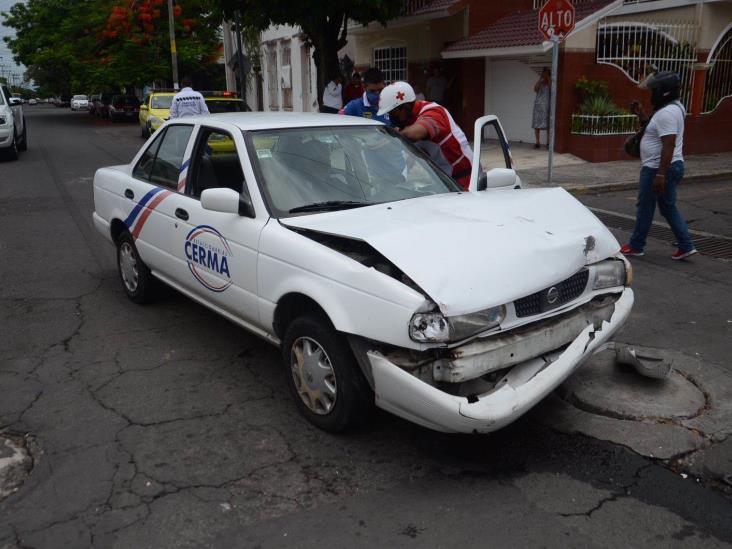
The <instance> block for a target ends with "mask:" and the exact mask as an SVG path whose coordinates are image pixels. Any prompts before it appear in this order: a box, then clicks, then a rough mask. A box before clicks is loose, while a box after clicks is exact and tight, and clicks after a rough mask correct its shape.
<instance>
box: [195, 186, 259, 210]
mask: <svg viewBox="0 0 732 549" xmlns="http://www.w3.org/2000/svg"><path fill="white" fill-rule="evenodd" d="M201 207H202V208H203V209H204V210H210V211H212V212H221V213H233V214H239V215H242V216H245V217H254V207H253V206H252V201H251V199H250V198H249V197H248V196H244V195H241V194H239V193H238V192H236V191H235V190H234V189H229V188H227V187H221V188H218V189H206V190H204V191H203V192H202V193H201Z"/></svg>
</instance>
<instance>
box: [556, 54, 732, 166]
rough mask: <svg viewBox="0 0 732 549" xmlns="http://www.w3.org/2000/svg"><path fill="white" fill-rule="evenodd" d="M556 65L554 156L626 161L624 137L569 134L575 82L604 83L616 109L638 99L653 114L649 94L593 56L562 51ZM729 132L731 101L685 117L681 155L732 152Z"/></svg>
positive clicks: (592, 160)
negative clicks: (581, 79)
mask: <svg viewBox="0 0 732 549" xmlns="http://www.w3.org/2000/svg"><path fill="white" fill-rule="evenodd" d="M559 65H560V70H559V79H558V81H557V141H556V150H557V152H560V153H566V152H568V153H572V154H575V155H577V156H579V157H580V158H584V159H585V160H589V161H591V162H606V161H609V160H623V159H627V158H628V157H627V156H626V155H625V153H624V152H623V150H622V145H623V142H624V141H625V138H626V137H627V135H626V136H597V137H592V136H586V135H572V134H571V133H570V126H571V122H572V113H573V112H575V111H576V109H577V105H578V102H579V97H578V96H577V94H576V92H575V90H574V85H575V82H576V81H577V80H578V79H579V78H581V77H582V76H584V77H586V78H588V79H589V80H604V81H606V82H607V83H608V88H609V90H610V95H611V97H612V98H613V100H614V101H615V103H616V104H617V105H618V106H620V107H624V108H627V107H628V106H629V105H630V102H631V101H632V100H634V99H638V100H639V101H641V102H642V103H643V105H644V107H645V109H646V112H648V113H650V112H651V110H652V108H651V103H650V92H648V91H645V90H641V89H639V88H638V85H637V84H635V83H634V82H632V81H631V80H630V79H629V78H628V77H627V76H626V75H625V73H624V72H623V71H621V70H620V69H618V68H617V67H614V66H612V65H601V64H598V63H595V54H594V52H577V51H562V52H560V58H559ZM729 128H732V98H730V99H727V100H725V101H724V102H723V103H722V105H720V106H719V108H717V109H716V111H714V112H713V113H710V114H706V115H701V116H687V118H686V133H685V136H684V152H685V153H686V154H700V153H705V152H709V153H712V152H726V151H732V138H730V130H729Z"/></svg>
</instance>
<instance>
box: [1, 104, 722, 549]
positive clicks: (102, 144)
mask: <svg viewBox="0 0 732 549" xmlns="http://www.w3.org/2000/svg"><path fill="white" fill-rule="evenodd" d="M27 119H28V127H29V150H28V152H26V153H24V154H22V155H21V158H20V160H19V161H18V162H13V163H11V162H0V257H1V258H2V259H1V260H0V281H2V284H1V285H0V303H2V306H1V307H0V334H2V336H1V338H0V341H2V345H0V430H2V429H5V430H6V432H12V433H16V434H21V435H22V434H29V435H30V440H31V448H32V450H33V457H34V467H33V470H32V472H31V474H30V476H29V478H28V479H27V480H26V482H25V483H24V484H23V485H22V486H21V488H20V489H19V490H18V492H17V493H15V494H13V495H11V496H9V497H8V498H7V499H5V500H3V501H2V502H0V517H2V518H1V519H0V548H4V547H6V546H7V547H16V546H17V547H88V546H94V547H123V548H126V547H130V548H143V547H155V548H159V547H201V546H208V547H287V546H292V547H345V546H349V547H373V546H388V547H458V546H459V547H486V546H493V547H507V546H529V547H534V546H543V547H583V548H587V547H617V546H630V547H641V546H642V547H664V548H666V547H682V546H683V547H702V546H703V547H717V546H727V545H728V544H730V543H732V521H730V516H732V505H731V504H730V499H729V496H728V495H726V494H725V493H724V491H723V490H722V489H721V488H720V487H719V486H718V485H714V484H713V483H710V482H708V481H707V479H704V478H700V479H695V478H692V477H687V478H684V476H682V475H680V474H679V473H678V471H675V470H674V468H673V467H671V466H669V465H668V464H666V463H663V462H661V461H658V460H649V459H646V458H643V457H641V456H639V455H637V454H635V453H633V452H632V451H630V450H628V449H626V448H624V447H623V446H619V445H614V444H611V443H608V442H603V441H601V440H595V439H592V438H588V437H584V436H580V435H566V434H561V433H559V432H557V431H555V430H553V429H552V428H550V427H545V426H543V425H541V424H540V423H539V422H538V421H537V419H536V413H534V414H530V415H529V416H527V417H525V418H522V419H521V420H520V421H518V422H516V423H515V424H513V425H511V426H509V427H507V428H505V429H503V430H502V431H500V432H497V433H494V434H491V435H486V436H452V435H444V434H440V433H434V432H431V431H428V430H425V429H422V428H420V427H417V426H415V425H412V424H410V423H407V422H405V421H402V420H400V419H398V418H395V417H392V416H390V415H388V414H385V413H378V414H377V415H376V417H375V418H374V421H373V423H372V424H370V425H369V426H368V427H366V428H364V429H362V430H360V431H358V432H355V433H350V434H346V435H342V436H332V435H328V434H325V433H322V432H320V431H318V430H316V429H315V428H313V427H311V426H310V425H309V424H308V423H307V422H306V421H305V420H303V419H301V418H300V416H299V415H298V413H297V411H296V409H295V407H294V405H293V403H292V402H291V400H290V397H289V395H288V394H287V391H286V385H285V380H284V377H283V373H282V371H281V367H280V365H279V357H278V352H277V351H276V350H275V349H273V348H271V347H270V346H269V345H268V344H266V343H264V342H262V341H260V340H259V339H257V338H255V337H253V336H250V335H249V334H247V333H245V332H243V331H242V330H241V329H239V328H237V327H236V326H234V325H232V324H230V323H228V322H227V321H225V320H223V319H221V318H219V317H218V316H216V315H215V314H213V313H211V312H209V311H208V310H206V309H204V308H202V307H200V306H198V305H196V304H194V303H192V302H191V301H190V300H188V299H186V298H184V297H182V296H181V295H178V294H177V293H175V292H173V291H168V292H165V293H164V295H163V296H162V297H161V299H160V300H158V301H157V302H156V303H154V304H152V305H150V306H144V307H141V306H137V305H134V304H132V303H131V302H129V301H128V300H127V299H126V297H125V296H124V294H123V292H122V290H121V288H120V282H119V281H118V279H117V273H116V269H115V262H114V250H113V248H112V247H111V246H110V245H109V244H107V243H106V242H105V241H104V240H103V239H102V238H101V237H100V236H98V235H97V234H96V233H95V232H94V229H93V227H92V223H91V213H92V210H93V200H92V190H91V183H92V177H93V174H94V171H95V169H97V168H98V167H100V166H105V165H110V164H117V163H123V162H127V161H129V160H130V159H131V158H132V156H133V154H134V153H135V152H136V151H137V149H138V148H139V146H140V145H141V144H142V140H141V139H140V138H139V136H138V135H139V133H138V129H137V128H136V127H135V126H133V125H112V124H110V123H108V122H101V121H98V120H95V119H92V118H91V117H89V116H88V115H87V114H85V113H70V112H68V111H67V110H66V109H64V110H59V109H55V108H53V107H47V106H39V107H35V108H27ZM710 192H714V193H715V194H714V195H713V196H714V198H711V199H710V198H709V197H708V194H707V193H710ZM628 196H629V195H627V194H620V195H618V196H613V195H603V196H600V197H586V198H585V200H586V201H587V202H588V203H595V202H594V201H597V205H599V204H602V205H601V206H600V207H603V208H605V209H612V208H616V209H617V210H618V211H628V208H631V207H632V203H631V201H630V200H629V199H628ZM691 196H694V197H696V198H694V200H697V204H698V205H699V208H701V209H704V210H705V211H706V210H709V209H714V211H715V212H721V213H714V214H709V221H708V222H707V221H704V223H705V225H704V226H705V227H708V228H707V230H710V231H714V232H717V231H726V234H730V231H729V222H728V221H729V215H730V213H731V212H732V196H731V195H730V193H729V192H728V191H727V190H726V187H725V186H724V185H722V184H719V185H713V184H709V185H704V184H700V185H698V186H696V187H694V188H693V189H691V188H689V189H683V190H682V203H683V204H684V205H685V204H686V201H688V200H690V197H691ZM695 207H696V206H695ZM712 207H713V208H712ZM712 216H719V218H720V219H726V220H727V221H726V222H724V221H722V222H721V224H719V223H718V220H716V218H713V217H712ZM725 216H726V217H725ZM712 219H715V220H714V221H712ZM618 238H619V239H623V240H624V239H625V238H627V235H626V234H622V233H618ZM669 250H670V248H669V246H668V244H666V243H661V242H658V241H652V242H651V243H650V244H649V248H648V250H647V252H648V253H647V255H646V256H645V257H644V258H642V259H639V260H637V261H634V264H635V266H636V282H635V288H636V292H637V304H636V307H635V309H634V312H633V314H632V317H631V320H630V321H629V323H628V324H627V326H626V328H625V329H624V330H623V332H621V333H620V334H619V338H620V339H622V340H625V341H629V342H636V343H640V342H642V343H643V344H646V345H654V346H659V347H669V348H674V349H677V350H679V351H683V352H685V353H687V354H690V355H696V354H697V353H698V354H699V356H703V357H704V358H705V359H706V360H709V361H712V362H714V363H716V364H719V365H721V366H724V367H727V368H730V363H729V359H728V354H729V341H730V339H731V338H730V336H731V335H732V334H731V333H730V331H731V330H732V324H730V320H731V319H732V313H731V312H730V303H732V299H731V297H732V287H731V285H732V282H731V281H732V278H731V277H730V268H731V266H730V264H729V263H725V262H722V261H720V260H716V259H712V258H709V257H703V256H697V257H695V258H694V259H693V260H691V261H687V262H683V263H676V262H672V261H671V260H670V259H668V257H667V256H668V252H669ZM730 374H731V375H732V372H731V373H730Z"/></svg>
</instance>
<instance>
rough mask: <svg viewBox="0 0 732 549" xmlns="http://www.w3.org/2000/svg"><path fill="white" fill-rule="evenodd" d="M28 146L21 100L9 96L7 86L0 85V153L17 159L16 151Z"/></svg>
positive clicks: (11, 158)
mask: <svg viewBox="0 0 732 549" xmlns="http://www.w3.org/2000/svg"><path fill="white" fill-rule="evenodd" d="M27 148H28V130H27V128H26V125H25V116H24V115H23V102H22V100H21V99H20V98H19V97H18V98H16V97H11V95H10V90H9V89H8V87H7V86H0V154H3V156H5V157H6V158H8V159H10V160H17V159H18V151H24V150H26V149H27Z"/></svg>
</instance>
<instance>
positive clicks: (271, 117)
mask: <svg viewBox="0 0 732 549" xmlns="http://www.w3.org/2000/svg"><path fill="white" fill-rule="evenodd" d="M212 119H213V120H217V121H220V122H226V123H228V124H233V125H234V126H237V127H238V128H239V129H241V130H269V129H284V128H312V127H328V126H381V125H382V124H381V122H377V121H375V120H369V119H368V118H361V117H359V116H340V115H337V114H321V113H312V112H230V113H221V114H212V115H209V116H191V117H185V118H179V119H176V122H189V123H194V124H195V123H198V124H206V123H207V122H210V121H211V120H212Z"/></svg>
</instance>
